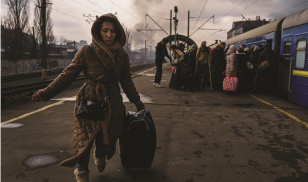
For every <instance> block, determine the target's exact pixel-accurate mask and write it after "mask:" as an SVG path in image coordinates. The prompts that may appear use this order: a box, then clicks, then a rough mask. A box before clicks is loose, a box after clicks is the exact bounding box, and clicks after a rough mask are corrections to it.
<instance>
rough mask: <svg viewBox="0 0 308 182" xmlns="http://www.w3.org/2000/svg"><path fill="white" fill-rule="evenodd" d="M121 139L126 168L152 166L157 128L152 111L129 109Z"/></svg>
mask: <svg viewBox="0 0 308 182" xmlns="http://www.w3.org/2000/svg"><path fill="white" fill-rule="evenodd" d="M119 141H120V142H119V143H120V156H121V163H122V166H123V167H124V168H127V169H129V168H131V167H143V168H145V169H146V170H147V168H150V167H151V164H152V162H153V159H154V155H155V150H156V130H155V124H154V121H153V119H152V116H151V114H150V111H148V110H144V111H141V112H137V113H136V112H131V111H128V114H127V116H126V119H125V122H124V127H123V134H122V136H121V137H120V140H119Z"/></svg>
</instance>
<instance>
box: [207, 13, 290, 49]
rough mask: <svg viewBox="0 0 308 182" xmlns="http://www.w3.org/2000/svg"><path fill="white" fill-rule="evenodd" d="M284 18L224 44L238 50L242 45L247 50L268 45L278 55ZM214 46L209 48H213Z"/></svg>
mask: <svg viewBox="0 0 308 182" xmlns="http://www.w3.org/2000/svg"><path fill="white" fill-rule="evenodd" d="M284 19H285V18H281V19H279V20H276V21H273V22H271V23H268V24H265V25H263V26H261V27H258V28H255V29H253V30H250V31H248V32H245V33H243V34H240V35H238V36H235V37H232V38H231V39H227V40H226V41H225V42H226V44H227V45H230V46H231V45H235V47H236V48H237V49H238V48H239V47H240V46H241V45H242V44H245V45H246V46H247V47H248V48H252V47H255V46H259V45H260V44H263V45H266V44H270V45H271V47H274V49H275V51H276V52H278V53H279V50H280V46H279V45H280V40H281V25H282V22H283V20H284ZM215 46H216V45H213V46H211V48H214V47H215Z"/></svg>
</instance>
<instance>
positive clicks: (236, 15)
mask: <svg viewBox="0 0 308 182" xmlns="http://www.w3.org/2000/svg"><path fill="white" fill-rule="evenodd" d="M257 1H258V0H255V1H254V2H252V3H251V4H250V5H249V6H247V7H246V8H244V10H243V11H241V12H240V13H239V14H237V15H236V16H235V17H234V18H233V19H232V20H231V21H233V20H234V19H235V18H236V17H237V16H238V15H240V14H241V13H243V12H244V11H245V10H246V9H248V8H249V7H250V6H252V5H253V4H254V3H256V2H257ZM231 21H229V22H227V23H226V24H225V25H224V26H222V27H221V28H220V29H222V28H223V27H225V26H226V25H227V24H229V23H230V22H231ZM217 32H218V31H216V32H214V33H213V34H211V35H210V36H209V37H211V36H212V35H214V34H215V33H217ZM207 38H208V37H207Z"/></svg>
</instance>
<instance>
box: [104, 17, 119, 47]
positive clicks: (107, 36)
mask: <svg viewBox="0 0 308 182" xmlns="http://www.w3.org/2000/svg"><path fill="white" fill-rule="evenodd" d="M101 36H102V38H103V41H104V42H105V44H107V45H111V44H112V43H113V42H114V39H115V37H116V31H115V29H114V27H113V25H112V23H110V22H106V21H105V22H104V23H103V24H102V27H101Z"/></svg>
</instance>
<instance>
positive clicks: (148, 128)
mask: <svg viewBox="0 0 308 182" xmlns="http://www.w3.org/2000/svg"><path fill="white" fill-rule="evenodd" d="M136 121H143V122H144V123H145V125H146V127H147V130H148V131H149V130H150V127H149V125H148V123H147V121H146V120H144V119H141V120H133V121H132V122H131V123H130V124H129V125H128V128H127V131H129V129H130V126H131V125H132V124H133V123H134V122H136Z"/></svg>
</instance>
